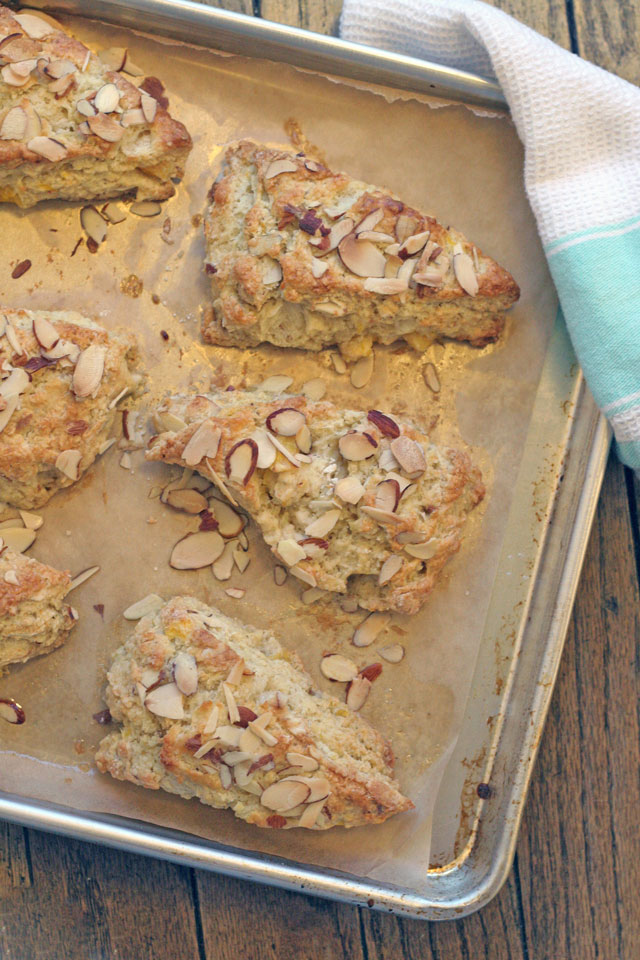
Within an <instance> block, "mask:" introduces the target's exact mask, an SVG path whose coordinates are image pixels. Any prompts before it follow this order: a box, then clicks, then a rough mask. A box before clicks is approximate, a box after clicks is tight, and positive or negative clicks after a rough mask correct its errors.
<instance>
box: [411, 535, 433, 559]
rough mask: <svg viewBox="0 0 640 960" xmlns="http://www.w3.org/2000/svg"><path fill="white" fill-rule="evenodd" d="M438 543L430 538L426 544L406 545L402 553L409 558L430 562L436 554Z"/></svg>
mask: <svg viewBox="0 0 640 960" xmlns="http://www.w3.org/2000/svg"><path fill="white" fill-rule="evenodd" d="M439 546H440V541H439V540H436V539H435V538H434V537H432V538H431V539H430V540H427V542H426V543H408V544H407V545H406V546H405V548H404V552H405V553H408V554H409V556H410V557H416V559H417V560H431V558H432V557H434V556H435V555H436V553H437V552H438V547H439Z"/></svg>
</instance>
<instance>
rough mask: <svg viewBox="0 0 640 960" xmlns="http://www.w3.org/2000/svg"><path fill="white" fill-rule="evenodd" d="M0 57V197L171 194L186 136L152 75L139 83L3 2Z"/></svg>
mask: <svg viewBox="0 0 640 960" xmlns="http://www.w3.org/2000/svg"><path fill="white" fill-rule="evenodd" d="M0 64H3V66H2V67H1V68H0V201H7V202H9V203H17V204H18V206H20V207H31V206H33V204H35V203H38V201H40V200H98V199H105V198H107V197H117V196H122V195H125V194H127V195H136V196H137V198H138V199H139V200H142V199H152V200H164V199H166V198H167V197H170V196H172V195H173V193H174V187H173V184H172V182H171V178H172V177H181V176H182V174H183V167H184V163H185V160H186V158H187V154H188V153H189V150H190V149H191V138H190V136H189V134H188V133H187V131H186V129H185V127H184V126H183V125H182V124H181V123H179V122H178V121H177V120H174V119H173V118H172V117H171V116H170V115H169V113H168V112H167V109H166V108H167V106H168V102H167V100H166V97H164V96H163V87H162V84H161V83H160V81H159V80H157V79H156V78H154V77H151V78H148V79H147V80H145V81H144V82H143V83H142V84H141V85H140V89H139V88H138V87H137V86H135V85H134V84H133V83H132V82H131V80H129V79H127V78H126V77H125V76H124V75H123V73H122V72H119V69H118V68H120V66H121V65H120V64H119V63H118V64H117V65H116V67H117V69H115V70H113V69H109V67H108V66H107V65H106V64H105V63H103V62H102V60H100V59H99V58H98V57H97V56H96V55H95V54H93V53H92V52H91V51H90V50H88V49H87V47H85V45H84V44H83V43H81V42H80V41H79V40H76V39H75V38H74V37H71V36H69V35H68V34H67V33H65V32H63V31H62V30H61V29H60V28H59V27H54V26H52V24H51V23H49V22H48V21H47V20H45V19H44V18H42V17H40V16H38V15H36V14H33V13H26V14H19V13H12V12H11V11H10V10H7V9H6V7H0ZM138 82H139V81H138ZM145 91H146V92H145Z"/></svg>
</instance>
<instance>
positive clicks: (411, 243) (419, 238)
mask: <svg viewBox="0 0 640 960" xmlns="http://www.w3.org/2000/svg"><path fill="white" fill-rule="evenodd" d="M429 233H430V231H429V230H423V231H422V232H421V233H414V234H412V235H411V236H410V237H407V238H406V239H405V240H403V241H402V245H401V247H400V250H399V251H398V252H399V254H400V256H401V257H403V255H404V257H411V256H413V254H414V253H418V251H419V250H422V248H423V247H424V245H425V243H426V242H427V240H428V239H429Z"/></svg>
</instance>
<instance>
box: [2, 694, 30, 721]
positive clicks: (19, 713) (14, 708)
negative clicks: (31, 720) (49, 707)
mask: <svg viewBox="0 0 640 960" xmlns="http://www.w3.org/2000/svg"><path fill="white" fill-rule="evenodd" d="M0 717H2V719H3V720H6V721H7V723H24V721H25V719H26V717H25V712H24V710H23V709H22V707H21V706H20V704H19V703H17V702H16V701H15V700H14V699H13V698H12V697H6V698H3V699H2V700H0Z"/></svg>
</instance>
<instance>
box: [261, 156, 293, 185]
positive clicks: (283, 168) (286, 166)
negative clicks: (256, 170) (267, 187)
mask: <svg viewBox="0 0 640 960" xmlns="http://www.w3.org/2000/svg"><path fill="white" fill-rule="evenodd" d="M297 171H298V164H297V163H294V161H293V160H289V159H288V158H287V157H282V158H281V159H279V160H272V161H271V163H270V164H269V166H268V167H267V169H266V170H265V172H264V179H265V180H272V179H273V178H274V177H279V176H280V174H282V173H297Z"/></svg>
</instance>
